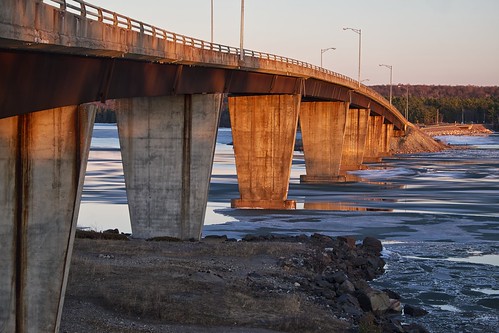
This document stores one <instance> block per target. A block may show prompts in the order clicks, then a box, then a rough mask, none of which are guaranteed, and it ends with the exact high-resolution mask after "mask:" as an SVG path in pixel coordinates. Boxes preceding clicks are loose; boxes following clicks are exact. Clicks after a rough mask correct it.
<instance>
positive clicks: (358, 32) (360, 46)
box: [343, 28, 362, 87]
mask: <svg viewBox="0 0 499 333" xmlns="http://www.w3.org/2000/svg"><path fill="white" fill-rule="evenodd" d="M343 30H352V31H353V32H355V33H356V34H358V35H359V75H358V78H357V81H358V82H359V87H360V55H361V52H362V51H361V50H362V30H361V29H354V28H343Z"/></svg>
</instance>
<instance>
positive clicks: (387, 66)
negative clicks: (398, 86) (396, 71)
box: [380, 64, 393, 105]
mask: <svg viewBox="0 0 499 333" xmlns="http://www.w3.org/2000/svg"><path fill="white" fill-rule="evenodd" d="M380 66H383V67H386V68H389V69H390V105H392V78H393V66H392V65H385V64H380Z"/></svg>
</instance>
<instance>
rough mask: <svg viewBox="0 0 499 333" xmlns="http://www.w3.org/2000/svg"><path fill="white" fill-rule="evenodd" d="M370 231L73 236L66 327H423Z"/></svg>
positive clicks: (206, 329)
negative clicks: (406, 311) (169, 237)
mask: <svg viewBox="0 0 499 333" xmlns="http://www.w3.org/2000/svg"><path fill="white" fill-rule="evenodd" d="M380 250H381V243H380V242H379V241H378V240H376V239H373V238H367V239H365V240H364V242H363V243H360V244H355V240H354V239H351V238H342V239H332V238H330V237H326V236H321V235H313V236H311V237H307V236H299V237H275V236H272V237H247V238H246V239H245V240H244V241H239V242H235V241H231V240H226V238H223V237H222V238H209V239H204V240H203V241H201V242H164V241H163V242H154V241H141V240H130V241H120V240H102V239H100V240H95V239H76V242H75V247H74V253H73V259H72V265H71V271H70V277H69V282H68V288H67V292H66V300H65V304H64V311H63V316H62V323H61V332H68V333H70V332H173V333H180V332H194V333H195V332H217V333H218V332H255V333H256V332H260V333H265V332H328V333H331V332H409V331H410V332H424V331H425V330H424V329H423V328H421V327H420V326H418V325H416V324H412V326H410V325H408V324H404V325H403V324H401V322H402V321H403V322H404V323H407V322H410V321H412V318H411V317H406V316H402V315H401V314H400V311H401V306H400V302H399V301H398V300H397V298H399V296H398V295H397V294H396V293H393V292H390V291H386V292H384V291H378V290H374V289H372V288H371V287H370V286H369V285H368V283H367V282H366V281H368V280H371V279H373V278H375V277H376V276H379V275H380V274H382V273H383V265H384V261H383V260H382V259H381V258H380V253H379V252H380Z"/></svg>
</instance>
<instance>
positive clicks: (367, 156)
mask: <svg viewBox="0 0 499 333" xmlns="http://www.w3.org/2000/svg"><path fill="white" fill-rule="evenodd" d="M384 119H385V118H384V117H383V116H369V122H368V125H367V138H366V147H365V152H364V158H363V163H377V162H381V158H382V154H381V151H380V150H381V148H380V147H381V144H380V142H381V136H382V134H381V131H382V128H383V122H384Z"/></svg>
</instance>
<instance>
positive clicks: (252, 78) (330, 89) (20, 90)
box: [0, 43, 404, 129]
mask: <svg viewBox="0 0 499 333" xmlns="http://www.w3.org/2000/svg"><path fill="white" fill-rule="evenodd" d="M0 44H1V43H0ZM0 68H1V69H2V76H0V91H2V94H1V95H0V118H5V117H10V116H15V115H21V114H25V113H29V112H33V111H39V110H47V109H52V108H55V107H60V106H66V105H80V104H83V103H89V102H95V101H105V100H108V99H120V98H132V97H156V96H171V95H185V94H215V93H222V94H229V95H233V96H238V95H270V94H271V95H279V94H290V95H297V94H301V95H302V99H303V100H304V101H342V102H348V103H350V108H353V109H370V110H371V112H373V113H374V114H376V115H380V116H383V117H385V120H386V121H387V122H390V123H393V124H394V126H395V128H396V129H403V128H404V124H402V123H401V122H400V121H399V120H398V119H397V118H396V117H395V116H393V115H392V114H391V112H389V111H388V110H386V108H384V107H383V106H382V105H380V104H379V103H377V102H375V101H373V100H371V99H370V98H368V97H366V96H364V95H362V94H359V93H357V92H354V91H352V90H351V89H349V88H348V87H344V86H340V85H336V84H332V83H329V82H326V81H321V80H317V79H313V78H308V79H305V78H300V77H293V76H286V75H278V74H268V73H260V72H254V71H246V70H240V69H239V70H238V69H229V68H214V67H202V66H192V65H182V64H165V63H154V62H145V61H140V60H132V59H122V58H104V57H95V56H81V55H72V54H66V53H58V54H53V53H48V52H41V51H36V50H15V49H0ZM28 96H29V98H27V97H28Z"/></svg>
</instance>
